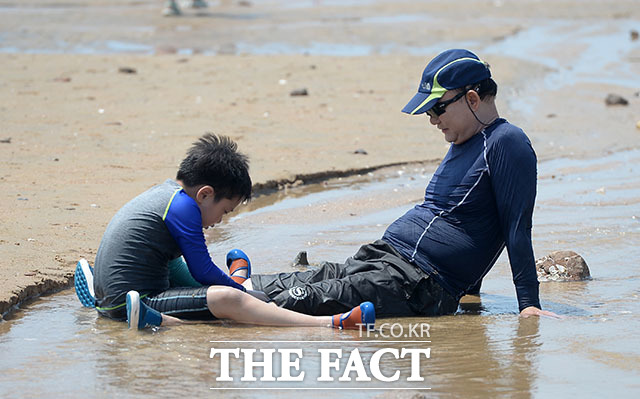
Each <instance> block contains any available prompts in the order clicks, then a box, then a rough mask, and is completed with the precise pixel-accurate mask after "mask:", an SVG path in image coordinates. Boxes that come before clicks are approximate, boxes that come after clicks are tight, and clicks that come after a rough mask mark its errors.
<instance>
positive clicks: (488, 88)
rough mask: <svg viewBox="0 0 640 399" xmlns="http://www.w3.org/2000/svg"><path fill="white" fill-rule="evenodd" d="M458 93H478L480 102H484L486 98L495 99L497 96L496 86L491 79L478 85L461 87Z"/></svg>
mask: <svg viewBox="0 0 640 399" xmlns="http://www.w3.org/2000/svg"><path fill="white" fill-rule="evenodd" d="M458 90H459V91H468V90H473V91H475V92H476V93H478V96H480V100H484V99H485V98H486V97H495V96H496V95H497V94H498V84H497V83H496V82H495V81H494V80H493V79H491V78H486V79H485V80H481V81H479V82H478V83H474V84H472V85H468V86H465V87H461V88H460V89H458Z"/></svg>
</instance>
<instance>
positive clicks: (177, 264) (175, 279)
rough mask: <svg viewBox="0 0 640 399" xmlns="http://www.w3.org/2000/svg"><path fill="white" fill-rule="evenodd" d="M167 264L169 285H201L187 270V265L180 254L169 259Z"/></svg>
mask: <svg viewBox="0 0 640 399" xmlns="http://www.w3.org/2000/svg"><path fill="white" fill-rule="evenodd" d="M167 266H168V267H169V285H170V286H171V287H202V284H200V283H199V282H197V281H196V279H194V278H193V276H192V275H191V273H190V272H189V267H188V266H187V263H186V262H185V261H184V258H183V257H182V256H180V257H178V258H176V259H173V260H170V261H169V263H168V264H167Z"/></svg>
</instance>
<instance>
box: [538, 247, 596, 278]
mask: <svg viewBox="0 0 640 399" xmlns="http://www.w3.org/2000/svg"><path fill="white" fill-rule="evenodd" d="M536 272H537V273H538V280H539V281H582V280H589V279H590V278H591V274H590V273H589V267H588V266H587V262H586V261H585V260H584V258H583V257H582V256H580V255H578V254H577V253H575V252H573V251H555V252H551V253H550V254H549V255H547V256H544V257H542V258H540V259H538V260H536Z"/></svg>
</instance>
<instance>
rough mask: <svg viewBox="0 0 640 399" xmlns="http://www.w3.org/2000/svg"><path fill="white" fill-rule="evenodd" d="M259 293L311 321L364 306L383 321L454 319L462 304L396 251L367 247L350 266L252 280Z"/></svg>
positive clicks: (324, 266)
mask: <svg viewBox="0 0 640 399" xmlns="http://www.w3.org/2000/svg"><path fill="white" fill-rule="evenodd" d="M251 280H252V282H253V288H254V289H255V290H259V291H264V292H265V294H267V295H268V296H269V298H271V299H272V300H273V301H274V302H275V303H276V304H277V305H278V306H281V307H284V308H287V309H291V310H295V311H297V312H301V313H306V314H311V315H333V314H336V313H340V312H346V311H348V310H350V309H351V308H353V307H355V306H357V305H359V304H360V303H362V302H365V301H370V302H372V303H373V304H374V306H375V309H376V315H377V316H378V317H396V316H436V315H443V314H452V313H454V312H455V311H456V310H457V309H458V300H457V299H456V298H455V297H453V296H452V295H450V294H449V293H448V292H447V291H445V290H444V289H443V288H442V287H441V286H440V284H438V283H437V282H436V281H435V280H434V279H433V277H431V276H429V275H428V274H426V273H425V272H424V271H422V269H420V268H419V267H416V266H414V265H413V264H411V263H409V262H408V261H407V260H406V259H404V258H403V257H402V255H400V254H399V253H398V252H397V251H396V250H395V249H394V248H393V247H392V246H391V245H389V244H388V243H386V242H385V241H382V240H378V241H376V242H374V243H372V244H367V245H363V246H362V247H360V249H359V250H358V252H357V253H356V254H355V255H354V256H353V257H351V258H349V259H347V260H346V261H345V263H331V262H324V263H322V264H321V265H320V267H319V268H318V269H314V270H308V271H303V272H293V273H280V274H273V275H257V274H254V275H252V276H251Z"/></svg>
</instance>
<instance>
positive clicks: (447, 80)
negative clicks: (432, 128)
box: [402, 49, 498, 144]
mask: <svg viewBox="0 0 640 399" xmlns="http://www.w3.org/2000/svg"><path fill="white" fill-rule="evenodd" d="M497 90H498V87H497V85H496V83H495V82H494V81H493V79H491V72H490V71H489V66H488V65H487V64H486V63H484V62H483V61H481V60H480V59H479V58H478V57H477V56H476V55H475V54H473V53H472V52H470V51H468V50H459V49H453V50H447V51H445V52H443V53H441V54H439V55H438V56H436V57H435V58H434V59H433V60H431V62H429V64H428V65H427V67H426V68H425V70H424V72H423V73H422V79H421V80H420V86H419V87H418V93H417V94H416V95H415V96H414V97H413V98H412V99H411V101H409V103H408V104H407V105H406V106H405V107H404V108H403V109H402V111H403V112H405V113H408V114H412V115H415V114H421V113H427V116H428V117H429V118H430V122H431V123H432V124H433V125H436V126H437V127H438V128H439V129H440V130H442V132H443V133H444V135H445V139H446V140H447V141H448V142H451V143H455V144H462V143H463V142H465V141H466V140H468V139H469V138H470V137H471V136H473V135H474V134H475V133H477V132H478V131H479V130H481V129H482V128H483V127H484V126H486V125H488V123H489V122H491V121H493V120H494V119H495V118H497V110H496V108H495V103H494V101H493V100H494V98H495V96H496V94H497Z"/></svg>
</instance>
